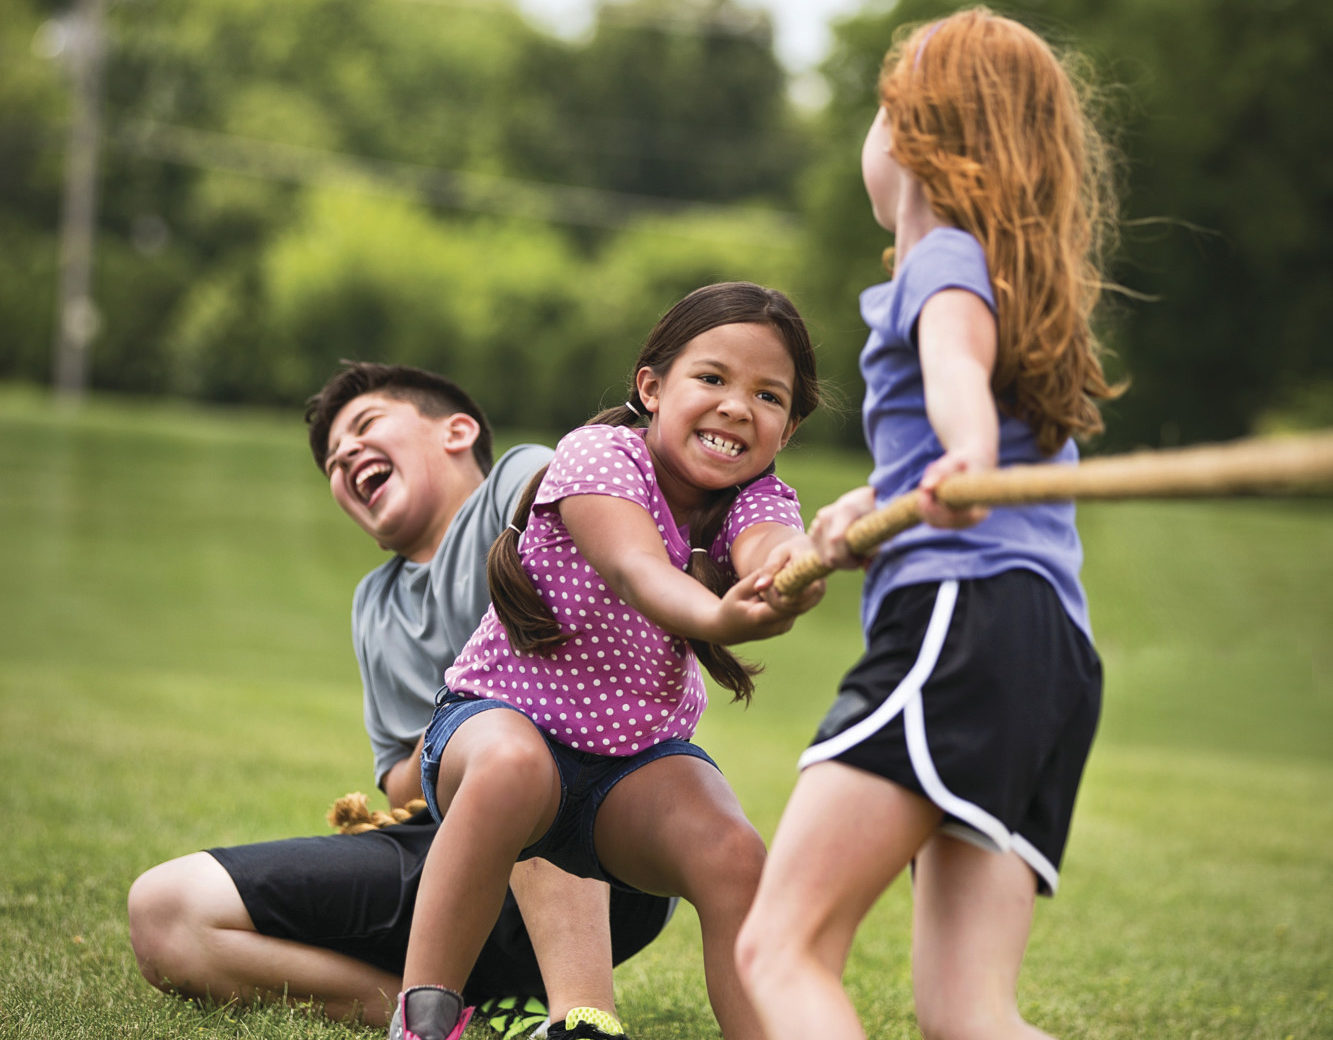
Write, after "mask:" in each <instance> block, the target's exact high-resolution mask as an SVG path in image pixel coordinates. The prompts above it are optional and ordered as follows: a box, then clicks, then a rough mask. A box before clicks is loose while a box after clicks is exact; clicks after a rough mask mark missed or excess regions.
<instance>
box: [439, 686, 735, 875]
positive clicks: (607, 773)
mask: <svg viewBox="0 0 1333 1040" xmlns="http://www.w3.org/2000/svg"><path fill="white" fill-rule="evenodd" d="M494 709H502V710H506V711H513V712H517V713H518V714H519V715H523V717H524V718H528V716H527V715H524V713H523V712H522V711H519V709H518V708H515V707H514V706H513V705H512V704H507V703H505V702H504V701H498V700H491V699H489V698H484V697H483V698H472V697H463V696H462V695H460V694H457V693H451V692H450V691H449V690H448V689H447V688H442V689H441V690H440V692H439V694H438V695H437V696H436V698H435V715H434V717H433V718H432V719H431V723H430V726H429V727H428V728H427V730H426V737H425V742H424V745H423V747H422V751H421V790H422V792H423V794H424V795H425V798H426V804H427V805H428V806H429V807H430V812H431V815H432V816H434V817H435V819H437V820H439V819H441V818H442V816H443V814H442V813H441V812H440V806H439V803H438V801H437V800H436V797H435V784H436V782H437V781H438V780H439V777H440V758H441V756H442V755H443V754H444V749H445V746H446V745H447V744H448V743H449V740H450V738H451V737H452V736H453V735H454V733H455V732H457V730H458V727H459V726H461V725H462V724H463V723H464V722H466V721H467V720H468V719H470V718H472V717H473V716H474V715H476V714H478V713H479V712H483V711H490V710H494ZM529 721H530V720H529ZM533 728H534V729H536V728H537V724H536V723H535V722H534V723H533ZM538 732H539V733H540V732H541V731H540V730H538ZM541 735H542V737H543V739H544V740H545V741H546V747H547V749H548V750H549V751H550V752H551V758H553V759H554V760H555V766H556V769H557V771H558V772H559V774H560V808H559V810H558V811H557V812H556V816H555V820H554V821H553V822H552V824H551V826H550V827H549V828H548V829H547V831H546V833H545V834H543V835H542V836H541V837H540V838H538V839H537V840H536V841H535V842H533V843H532V844H531V845H529V846H528V847H527V848H525V849H524V850H523V851H522V852H521V853H519V857H518V858H519V859H520V860H524V859H531V858H532V857H534V856H536V857H540V858H541V859H544V860H547V861H549V862H551V863H554V864H555V865H556V866H557V867H559V868H560V869H561V870H564V871H567V872H568V873H570V874H574V875H576V876H578V877H587V878H598V879H599V880H602V881H606V882H608V883H610V884H612V885H614V886H616V887H617V888H622V889H627V890H629V891H631V892H634V891H638V890H637V889H635V888H634V887H633V886H632V885H627V884H625V883H624V882H623V881H621V880H619V879H618V878H616V877H613V876H612V875H611V874H609V873H607V872H606V870H604V869H603V868H602V864H601V862H600V861H599V860H598V858H597V850H596V848H595V846H594V844H593V827H594V825H595V824H596V822H597V812H598V810H600V809H601V807H602V802H603V801H605V800H606V796H607V795H608V794H610V793H611V789H612V788H613V787H615V786H616V784H618V783H620V781H621V780H623V779H625V777H627V776H629V775H630V774H631V773H633V772H634V771H635V770H636V769H641V768H642V767H643V766H646V765H648V763H650V762H656V761H657V760H658V759H659V758H667V757H668V756H670V755H689V756H691V757H693V758H701V759H703V760H704V761H705V762H707V763H708V764H709V765H711V766H712V767H713V768H714V769H717V763H716V762H714V761H713V760H712V758H710V757H709V755H708V753H707V752H706V751H704V750H703V748H701V747H698V746H696V745H694V744H691V743H690V742H689V741H688V740H682V739H680V738H679V737H671V738H668V739H667V740H664V741H662V742H661V743H660V744H654V745H653V746H652V747H650V748H646V749H644V750H643V751H640V752H639V753H638V754H636V755H614V756H612V755H594V754H592V753H590V752H587V751H575V750H574V749H573V748H571V747H567V746H566V745H564V744H561V743H560V742H558V741H556V740H552V739H551V738H550V737H549V736H547V735H546V734H545V733H542V734H541Z"/></svg>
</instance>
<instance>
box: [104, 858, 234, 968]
mask: <svg viewBox="0 0 1333 1040" xmlns="http://www.w3.org/2000/svg"><path fill="white" fill-rule="evenodd" d="M126 910H127V913H128V916H129V926H130V946H131V947H132V948H133V950H134V957H135V960H136V961H137V962H138V965H139V971H140V972H141V973H142V974H143V977H144V978H145V979H147V980H148V982H149V983H151V984H152V985H153V986H156V987H157V988H158V989H161V990H178V991H182V992H190V980H191V979H192V978H193V977H194V976H195V974H196V973H197V971H198V969H199V967H200V958H201V957H203V956H204V954H205V951H206V949H207V948H208V945H209V944H208V936H209V933H210V932H212V931H216V930H220V929H224V928H247V929H249V928H253V925H252V924H251V923H250V916H249V914H248V913H247V912H246V910H245V906H244V904H243V903H242V902H241V898H240V894H239V893H238V892H237V891H236V888H235V886H234V884H233V883H232V881H231V876H230V875H229V874H227V872H226V871H225V870H224V869H223V867H222V865H221V864H220V863H218V861H217V860H215V859H214V858H213V857H212V856H210V855H208V853H206V852H196V853H193V854H191V855H189V856H182V857H180V858H179V859H174V860H169V861H167V862H166V863H159V864H158V865H157V866H155V867H152V868H151V869H149V870H146V871H145V872H144V873H142V874H140V875H139V876H138V877H137V878H136V879H135V880H134V883H133V884H132V885H130V891H129V895H128V897H127V899H126Z"/></svg>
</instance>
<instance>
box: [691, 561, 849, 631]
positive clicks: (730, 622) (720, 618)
mask: <svg viewBox="0 0 1333 1040" xmlns="http://www.w3.org/2000/svg"><path fill="white" fill-rule="evenodd" d="M821 584H822V583H821ZM772 585H773V575H772V574H770V573H768V571H767V570H757V571H754V572H753V573H751V574H747V575H746V576H745V577H743V578H741V579H740V580H739V581H737V582H736V584H735V585H733V586H732V587H731V588H729V589H728V590H727V594H726V595H725V596H723V597H722V598H721V599H720V600H719V601H718V604H717V614H716V617H715V620H714V621H713V623H712V624H711V625H710V626H709V628H710V636H709V639H710V641H711V642H714V643H722V644H724V645H727V646H730V645H732V644H734V643H748V642H750V641H751V640H753V639H768V638H769V637H771V636H778V635H781V634H782V633H783V632H787V631H789V630H790V629H791V627H792V625H794V624H795V623H796V618H797V616H798V615H799V614H800V613H801V612H800V611H799V610H792V609H790V608H786V609H777V608H775V607H773V606H771V605H770V604H769V602H768V600H767V598H766V595H765V594H766V593H772V594H774V595H776V592H775V590H774V589H773V588H772ZM819 595H820V596H822V595H823V590H822V589H821V590H820V591H819ZM800 599H801V597H799V596H797V597H792V600H793V602H794V601H797V600H800ZM814 602H818V598H816V599H815V600H814ZM813 605H814V604H813V603H812V604H811V606H813Z"/></svg>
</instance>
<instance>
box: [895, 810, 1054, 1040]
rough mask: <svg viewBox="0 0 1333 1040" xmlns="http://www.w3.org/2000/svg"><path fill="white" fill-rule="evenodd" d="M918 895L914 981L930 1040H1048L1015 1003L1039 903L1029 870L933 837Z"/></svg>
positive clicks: (1012, 858) (919, 870) (1009, 857)
mask: <svg viewBox="0 0 1333 1040" xmlns="http://www.w3.org/2000/svg"><path fill="white" fill-rule="evenodd" d="M914 896H915V905H914V909H913V919H914V920H913V941H912V981H913V988H914V990H915V993H916V1007H917V1021H918V1023H919V1024H920V1026H921V1031H922V1032H923V1033H924V1034H925V1035H926V1037H928V1038H932V1040H940V1038H968V1037H987V1038H990V1037H994V1038H996V1040H1037V1038H1039V1037H1046V1038H1047V1040H1050V1038H1049V1036H1048V1035H1047V1034H1046V1033H1043V1032H1042V1031H1041V1030H1039V1029H1036V1028H1035V1027H1033V1026H1030V1025H1028V1024H1027V1023H1026V1022H1024V1021H1023V1018H1022V1016H1021V1015H1020V1014H1019V1011H1018V1003H1017V999H1016V989H1017V985H1018V971H1019V968H1020V967H1021V965H1022V962H1023V952H1024V950H1025V949H1026V948H1027V940H1028V933H1029V931H1030V929H1031V926H1032V912H1033V907H1034V903H1035V902H1036V877H1035V875H1034V874H1033V873H1032V870H1031V869H1030V868H1029V867H1028V865H1027V864H1026V863H1024V862H1023V861H1022V860H1021V859H1019V858H1018V856H1017V855H1015V854H1014V853H997V852H989V851H987V850H985V849H980V848H977V847H976V846H975V845H971V844H968V843H967V842H965V841H959V840H958V839H956V838H951V837H949V836H947V835H944V834H935V835H934V836H932V837H931V838H930V840H929V841H928V842H926V845H925V847H924V848H922V850H921V853H920V854H919V855H918V857H917V863H916V885H915V892H914Z"/></svg>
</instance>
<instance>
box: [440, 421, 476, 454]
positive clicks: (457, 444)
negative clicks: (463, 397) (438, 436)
mask: <svg viewBox="0 0 1333 1040" xmlns="http://www.w3.org/2000/svg"><path fill="white" fill-rule="evenodd" d="M441 425H442V427H443V434H444V438H443V444H444V450H445V451H447V452H465V451H471V450H472V445H473V444H475V443H476V440H477V438H478V437H479V436H480V435H481V425H480V424H479V423H478V422H477V420H476V419H474V418H472V416H470V415H468V414H467V412H454V413H453V414H452V415H446V416H445V417H444V419H442V420H441Z"/></svg>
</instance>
